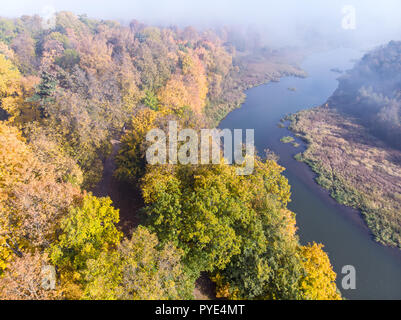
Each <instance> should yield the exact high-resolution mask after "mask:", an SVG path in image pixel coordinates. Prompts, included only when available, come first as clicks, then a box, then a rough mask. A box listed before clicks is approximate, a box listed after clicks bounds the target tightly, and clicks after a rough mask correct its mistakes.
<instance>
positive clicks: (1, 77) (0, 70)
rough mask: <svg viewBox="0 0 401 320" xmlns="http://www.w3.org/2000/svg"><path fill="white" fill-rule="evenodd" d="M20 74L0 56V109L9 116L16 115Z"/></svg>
mask: <svg viewBox="0 0 401 320" xmlns="http://www.w3.org/2000/svg"><path fill="white" fill-rule="evenodd" d="M20 81H21V74H20V73H19V71H18V69H17V68H16V67H15V66H14V65H13V64H12V62H11V61H10V60H8V59H7V58H6V57H5V56H4V55H2V54H0V107H1V108H3V109H4V110H5V111H7V112H8V113H9V115H11V116H16V115H17V112H18V111H17V110H16V101H18V97H19V96H20V95H21V94H22V92H21V82H20Z"/></svg>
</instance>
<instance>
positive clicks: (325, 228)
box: [219, 49, 401, 299]
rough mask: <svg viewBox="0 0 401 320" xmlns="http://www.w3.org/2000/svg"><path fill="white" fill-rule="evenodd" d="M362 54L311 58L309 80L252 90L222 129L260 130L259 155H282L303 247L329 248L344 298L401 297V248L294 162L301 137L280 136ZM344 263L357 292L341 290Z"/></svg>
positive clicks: (337, 52)
mask: <svg viewBox="0 0 401 320" xmlns="http://www.w3.org/2000/svg"><path fill="white" fill-rule="evenodd" d="M362 55H363V52H362V51H355V50H351V49H338V50H334V51H328V52H321V53H317V54H312V55H310V56H309V57H308V58H307V59H306V60H305V61H304V63H303V65H302V68H303V69H304V70H305V71H306V72H307V73H308V77H307V78H306V79H301V78H295V77H287V78H283V79H281V81H280V82H278V83H273V82H272V83H269V84H266V85H262V86H259V87H255V88H252V89H250V90H248V91H247V92H246V94H247V99H246V101H245V103H244V104H243V105H242V106H241V108H239V109H236V110H234V111H233V112H231V113H230V114H229V115H228V116H227V117H226V118H225V119H224V120H223V121H222V122H221V123H220V125H219V127H220V128H229V129H255V145H256V149H257V150H258V154H259V155H260V156H264V151H263V150H265V149H266V148H268V149H270V150H272V151H274V152H275V153H276V154H277V155H278V156H279V157H280V159H279V163H280V164H281V165H282V166H284V167H285V168H286V170H285V172H284V174H285V176H286V177H287V178H288V180H289V183H290V185H291V192H292V197H291V199H292V202H291V203H290V205H289V209H291V210H292V211H294V212H295V213H296V218H297V226H298V228H299V229H298V234H299V237H300V240H301V243H302V244H307V243H308V242H312V241H315V242H318V243H322V244H324V246H325V248H324V250H325V251H326V252H327V253H328V255H329V257H330V261H331V263H332V265H333V267H334V271H335V272H336V273H337V285H338V288H339V289H340V291H341V293H342V295H343V297H345V298H347V299H401V250H399V249H393V248H388V247H384V246H382V245H380V244H378V243H376V242H375V241H374V240H373V238H372V235H371V233H370V231H369V230H368V229H367V227H366V224H365V223H364V221H363V219H362V217H361V215H360V213H359V212H358V211H356V210H353V209H350V208H347V207H345V206H342V205H340V204H338V203H337V202H336V201H335V200H333V199H332V198H331V197H330V196H329V194H328V192H327V191H326V190H324V189H323V188H322V187H320V186H319V185H317V184H316V183H315V181H314V177H315V174H314V173H313V172H312V171H311V170H310V168H309V167H308V166H307V165H306V164H304V163H300V162H298V161H296V160H295V159H294V155H295V154H297V153H299V152H302V151H303V150H304V148H305V145H304V143H302V142H300V140H299V139H296V141H297V142H299V143H300V144H301V146H300V147H298V148H295V147H294V146H292V145H291V144H283V143H281V142H280V138H282V137H283V136H287V135H292V134H291V132H289V131H288V130H287V129H285V128H279V127H278V126H277V124H278V123H279V121H280V119H281V118H283V117H284V116H285V115H286V114H288V113H294V112H296V111H299V110H301V109H309V108H311V107H314V106H318V105H321V104H324V103H325V102H326V100H327V99H328V98H329V97H330V96H331V94H332V93H333V92H334V90H335V89H336V88H337V85H338V81H337V80H336V79H337V78H338V76H339V73H337V72H333V71H330V70H331V69H333V68H338V69H340V70H347V69H350V68H351V67H352V66H353V64H354V62H355V60H356V59H360V58H361V57H362ZM289 89H291V90H289ZM294 90H295V91H294ZM345 265H352V266H354V267H355V269H356V289H355V290H344V289H342V287H341V280H342V277H343V276H344V275H343V274H342V273H341V270H342V267H343V266H345Z"/></svg>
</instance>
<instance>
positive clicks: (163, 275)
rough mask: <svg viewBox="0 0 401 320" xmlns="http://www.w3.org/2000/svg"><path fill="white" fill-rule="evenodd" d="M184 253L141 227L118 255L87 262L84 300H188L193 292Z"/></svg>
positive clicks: (109, 255) (111, 254) (110, 254)
mask: <svg viewBox="0 0 401 320" xmlns="http://www.w3.org/2000/svg"><path fill="white" fill-rule="evenodd" d="M181 257H182V252H181V251H180V250H178V249H176V248H175V247H174V246H173V245H172V244H170V243H168V244H166V245H165V246H163V247H160V245H159V241H158V239H157V237H156V235H155V234H152V233H150V232H149V230H148V229H146V228H145V227H142V226H140V227H138V228H137V229H136V230H135V231H134V232H133V234H132V237H131V239H130V240H128V239H125V240H124V241H123V242H122V243H121V245H120V246H119V247H118V249H117V250H116V251H112V252H109V253H106V252H103V253H102V254H101V255H100V256H99V257H98V258H97V259H91V260H89V261H88V269H87V270H86V271H85V281H86V285H85V290H84V296H83V297H84V298H85V299H123V300H154V299H188V298H191V297H192V291H193V288H194V285H193V282H190V281H189V279H188V277H187V275H186V274H185V272H184V269H183V266H182V265H181Z"/></svg>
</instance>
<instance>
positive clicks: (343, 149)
mask: <svg viewBox="0 0 401 320" xmlns="http://www.w3.org/2000/svg"><path fill="white" fill-rule="evenodd" d="M291 118H292V124H291V126H290V128H291V129H292V130H293V131H295V132H296V133H298V134H300V135H301V137H302V138H304V139H305V140H306V141H307V142H308V143H309V146H308V149H307V150H306V151H305V152H304V153H303V154H302V155H300V156H298V157H297V158H298V159H299V160H301V161H304V162H306V163H308V164H309V165H310V166H311V167H312V169H313V170H314V171H315V172H316V173H317V174H318V178H317V182H318V183H319V184H321V185H322V186H324V187H325V188H327V189H328V190H330V192H331V195H332V196H333V197H334V198H335V199H336V200H337V201H339V202H340V203H342V204H345V205H348V206H352V207H355V208H359V209H360V210H361V212H362V214H363V215H364V217H365V220H366V222H367V224H368V226H369V227H370V229H371V230H372V232H373V234H374V236H375V238H376V240H377V241H379V242H381V243H384V244H387V245H392V246H398V247H401V151H399V150H396V149H392V148H390V147H388V146H387V145H386V144H385V143H383V142H382V141H381V140H379V139H377V138H375V137H374V136H372V135H371V134H369V132H368V131H367V129H365V128H364V127H363V126H361V125H359V124H357V122H356V121H355V119H353V118H352V117H350V116H347V115H343V114H340V113H339V112H338V111H337V110H335V109H332V108H329V107H328V106H327V105H326V106H325V107H318V108H314V109H311V110H306V111H301V112H299V113H297V114H296V115H293V116H292V117H291Z"/></svg>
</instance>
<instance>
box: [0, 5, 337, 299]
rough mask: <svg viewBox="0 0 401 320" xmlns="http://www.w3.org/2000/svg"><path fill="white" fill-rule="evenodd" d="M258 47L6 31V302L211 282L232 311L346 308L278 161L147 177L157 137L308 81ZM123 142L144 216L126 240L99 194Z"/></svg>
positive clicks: (146, 33) (172, 37) (83, 31)
mask: <svg viewBox="0 0 401 320" xmlns="http://www.w3.org/2000/svg"><path fill="white" fill-rule="evenodd" d="M256 43H257V41H255V38H252V35H249V34H248V35H246V36H241V34H240V33H239V32H234V31H233V30H230V29H229V28H223V29H219V30H214V31H213V30H206V31H202V32H201V31H196V30H195V29H193V28H191V27H188V28H185V29H179V28H176V27H171V28H158V27H150V26H146V25H143V24H141V23H139V22H137V21H132V22H131V23H130V24H129V26H123V25H120V24H119V23H117V22H115V21H104V20H94V19H89V18H88V17H86V16H84V15H82V16H75V15H73V14H71V13H68V12H60V13H58V14H57V15H56V24H55V26H54V27H53V28H47V29H44V28H42V21H41V19H40V18H39V17H37V16H33V17H30V16H23V17H21V18H18V19H5V18H2V19H0V106H1V108H0V109H1V116H2V119H3V120H2V121H1V122H0V298H1V299H191V298H193V292H194V287H195V282H196V280H197V279H198V278H199V277H200V275H201V273H203V274H205V273H207V275H208V277H209V278H210V279H212V280H213V281H214V282H215V283H216V292H215V295H216V296H217V297H224V298H230V299H238V298H242V299H340V298H341V296H340V294H339V292H338V290H337V288H336V285H335V278H336V274H335V273H334V272H333V270H332V267H331V264H330V261H329V258H328V256H327V254H326V253H325V252H324V251H323V249H322V246H321V245H318V244H315V243H313V244H309V245H306V246H302V245H301V244H300V243H299V241H298V237H297V235H296V224H295V214H294V213H292V212H290V211H289V210H288V209H287V204H288V202H289V201H290V186H289V185H288V181H287V180H286V179H285V177H284V176H283V175H282V174H281V172H282V171H283V170H284V168H282V167H280V166H279V165H278V164H277V163H276V162H275V161H274V160H262V159H257V160H256V161H255V171H254V173H253V174H252V175H250V176H238V175H236V174H235V169H236V168H235V166H227V165H223V164H222V165H209V166H196V165H175V166H171V165H163V166H161V165H158V166H149V165H146V163H145V150H146V147H147V146H146V143H145V139H144V137H145V135H146V133H147V132H148V130H149V129H151V128H154V127H158V128H165V126H166V125H167V123H168V121H169V120H175V121H177V122H178V123H179V126H180V127H181V128H183V127H191V128H194V129H201V128H204V127H208V126H213V125H214V124H216V123H217V122H218V121H219V120H221V118H222V117H224V116H225V115H226V114H227V113H228V112H229V111H230V110H232V109H233V108H235V107H238V106H239V104H240V102H241V101H242V99H243V96H244V93H243V90H244V89H245V88H247V87H249V86H253V85H257V84H260V83H262V82H266V81H269V80H276V79H277V78H278V77H280V76H282V75H286V74H294V75H298V76H302V75H303V72H302V71H301V70H299V68H297V67H296V64H295V61H296V59H295V58H294V56H293V53H291V52H287V51H285V50H284V51H273V50H271V49H269V48H267V47H265V46H262V45H260V44H259V45H257V44H256ZM113 139H114V140H115V139H117V140H119V142H120V144H119V150H113V151H114V152H116V153H117V154H116V157H115V164H116V170H115V173H114V174H115V176H116V178H118V179H119V180H120V181H121V182H125V183H127V184H129V185H131V186H132V187H133V188H137V189H139V190H140V192H141V195H142V198H143V199H142V200H143V202H144V206H143V208H142V209H141V210H139V211H138V212H136V214H137V215H138V219H139V218H140V219H139V220H140V225H137V226H136V227H135V228H133V229H132V230H130V231H126V232H124V233H123V232H122V231H121V227H120V225H119V222H120V221H119V220H120V213H119V210H118V208H115V207H114V206H113V203H112V201H111V200H110V198H109V197H96V196H94V195H93V194H92V193H91V192H90V191H91V190H93V187H94V186H96V185H97V183H98V182H99V180H100V178H101V176H102V171H103V163H104V160H105V158H106V157H108V156H109V155H110V154H111V151H112V143H111V141H112V140H113ZM114 140H113V141H114ZM114 145H115V144H114ZM132 201H133V202H135V199H132ZM44 266H46V267H49V266H50V268H51V267H55V269H54V270H56V272H55V278H54V279H50V280H51V282H52V281H54V282H55V287H54V288H48V287H46V286H43V285H42V283H43V280H44V276H43V273H42V270H43V267H44Z"/></svg>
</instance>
